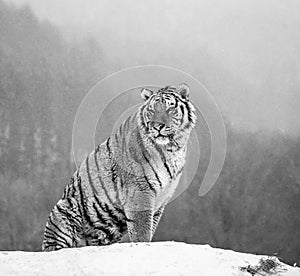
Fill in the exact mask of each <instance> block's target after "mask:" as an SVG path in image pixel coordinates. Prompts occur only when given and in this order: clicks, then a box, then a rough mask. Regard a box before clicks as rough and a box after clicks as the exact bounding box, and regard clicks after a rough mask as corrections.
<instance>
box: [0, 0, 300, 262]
mask: <svg viewBox="0 0 300 276" xmlns="http://www.w3.org/2000/svg"><path fill="white" fill-rule="evenodd" d="M0 38H1V39H0V222H1V223H0V249H1V250H32V251H37V250H40V249H41V241H42V234H43V228H44V225H45V222H46V220H47V217H48V214H49V212H50V210H51V208H52V207H53V205H54V204H55V203H56V201H57V200H58V198H59V197H60V196H61V194H62V191H63V188H64V186H65V184H66V183H67V181H68V179H69V177H70V176H71V174H72V173H73V170H74V168H75V166H74V163H73V160H72V158H71V152H70V151H71V131H72V123H73V119H74V116H75V112H76V109H77V107H78V105H79V104H80V102H81V100H82V98H83V97H84V96H85V94H86V93H87V91H88V90H89V89H90V88H91V86H92V85H93V84H95V83H96V82H97V81H98V80H99V78H100V77H101V76H103V74H104V72H107V71H108V70H107V67H106V66H107V65H105V64H107V62H106V61H105V55H104V54H103V53H102V51H101V47H100V46H99V45H98V44H97V43H96V42H95V41H93V40H89V41H87V42H86V43H81V44H79V43H77V44H76V43H70V42H68V41H66V40H64V39H63V37H62V35H61V34H60V33H59V31H58V30H57V29H56V28H55V27H53V26H51V25H50V24H49V23H48V22H41V21H39V20H38V19H37V18H36V17H35V16H34V15H33V14H32V12H31V11H30V9H29V8H27V7H23V8H19V9H16V8H15V7H13V6H10V5H8V4H5V3H3V2H1V1H0ZM227 134H228V149H227V156H226V160H225V165H224V168H223V171H222V173H221V175H220V178H219V179H218V181H217V183H216V184H215V186H214V187H213V188H212V190H211V191H210V192H209V193H208V194H207V195H205V196H204V197H199V196H197V195H198V190H199V185H200V184H199V183H200V182H201V180H202V178H203V175H204V171H205V164H206V165H207V160H208V159H207V158H208V152H206V155H205V156H204V157H203V160H204V161H206V162H203V165H201V166H200V168H199V170H198V173H197V175H196V177H195V179H194V181H193V183H192V184H191V185H190V186H189V188H188V189H187V190H186V191H185V193H183V194H182V195H181V196H180V197H179V198H177V199H176V200H175V201H173V202H172V203H170V204H169V205H168V207H167V210H166V212H165V214H164V216H163V218H162V222H161V224H160V225H159V227H158V230H157V233H156V235H155V240H172V239H174V240H177V241H185V242H190V243H208V244H210V245H212V246H217V247H221V248H228V249H233V250H238V251H243V252H253V253H260V254H275V253H276V254H278V256H280V257H282V258H283V259H284V260H285V261H287V262H289V263H293V262H298V263H300V259H299V256H300V238H299V232H300V217H299V212H300V138H290V137H287V136H285V135H283V134H280V133H275V132H274V133H270V132H268V133H263V132H262V133H247V132H245V131H237V130H236V129H234V128H233V127H231V126H230V124H227ZM202 152H205V151H202Z"/></svg>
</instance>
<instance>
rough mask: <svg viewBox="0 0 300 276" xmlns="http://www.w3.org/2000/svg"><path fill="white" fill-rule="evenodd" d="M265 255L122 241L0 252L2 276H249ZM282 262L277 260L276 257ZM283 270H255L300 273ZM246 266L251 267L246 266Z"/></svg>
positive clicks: (185, 245) (296, 275)
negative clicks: (106, 244) (99, 244)
mask: <svg viewBox="0 0 300 276" xmlns="http://www.w3.org/2000/svg"><path fill="white" fill-rule="evenodd" d="M262 258H265V259H267V258H268V256H259V255H252V254H246V253H238V252H234V251H231V250H222V249H216V248H212V247H210V246H209V245H192V244H185V243H179V242H153V243H138V244H136V243H122V244H120V243H119V244H113V245H110V246H102V247H95V246H91V247H82V248H72V249H62V250H59V251H54V252H23V251H0V275H5V276H6V275H7V276H8V275H14V276H15V275H22V276H27V275H39V276H41V275H51V276H55V275H60V276H61V275H64V276H67V275H89V276H92V275H97V276H98V275H172V276H173V275H197V276H202V275H203V276H214V275H220V276H226V275H230V276H232V275H235V276H243V275H245V276H247V275H248V276H251V272H250V268H251V267H252V268H255V267H257V266H258V264H259V262H260V261H261V260H262ZM278 264H279V261H278ZM279 266H280V272H278V273H275V271H271V272H272V273H271V274H264V273H265V272H262V271H257V274H256V273H255V274H253V270H252V275H258V276H259V275H282V276H286V275H288V276H292V275H293V276H299V275H300V269H299V268H296V267H292V266H289V265H286V264H284V263H280V264H279ZM247 268H249V269H248V271H247Z"/></svg>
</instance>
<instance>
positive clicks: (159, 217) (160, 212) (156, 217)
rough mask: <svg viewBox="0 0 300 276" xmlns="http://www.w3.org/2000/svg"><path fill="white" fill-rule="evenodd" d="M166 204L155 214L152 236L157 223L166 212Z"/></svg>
mask: <svg viewBox="0 0 300 276" xmlns="http://www.w3.org/2000/svg"><path fill="white" fill-rule="evenodd" d="M164 209H165V205H163V206H161V207H160V208H159V209H158V210H157V211H156V212H155V213H154V215H153V225H152V237H153V236H154V233H155V230H156V228H157V225H158V223H159V221H160V219H161V216H162V214H163V212H164Z"/></svg>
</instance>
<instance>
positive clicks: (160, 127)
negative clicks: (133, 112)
mask: <svg viewBox="0 0 300 276" xmlns="http://www.w3.org/2000/svg"><path fill="white" fill-rule="evenodd" d="M164 126H165V124H163V123H159V122H154V123H153V128H154V129H155V130H157V131H161V130H162V129H163V128H164Z"/></svg>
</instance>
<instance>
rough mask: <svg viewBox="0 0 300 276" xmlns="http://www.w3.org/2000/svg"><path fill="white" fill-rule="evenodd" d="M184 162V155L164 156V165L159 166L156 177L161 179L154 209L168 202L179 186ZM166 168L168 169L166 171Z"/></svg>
mask: <svg viewBox="0 0 300 276" xmlns="http://www.w3.org/2000/svg"><path fill="white" fill-rule="evenodd" d="M184 162H185V155H184V154H177V155H174V154H173V155H170V156H168V155H166V160H165V164H161V166H160V167H159V169H158V175H159V177H160V179H161V185H160V186H159V187H160V188H159V189H158V191H157V194H156V207H157V208H159V207H160V206H162V205H163V204H164V203H166V202H167V201H169V200H170V199H171V197H172V196H173V194H174V193H175V190H176V188H177V186H178V184H179V181H180V177H181V174H182V170H183V166H184ZM167 168H168V169H167Z"/></svg>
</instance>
